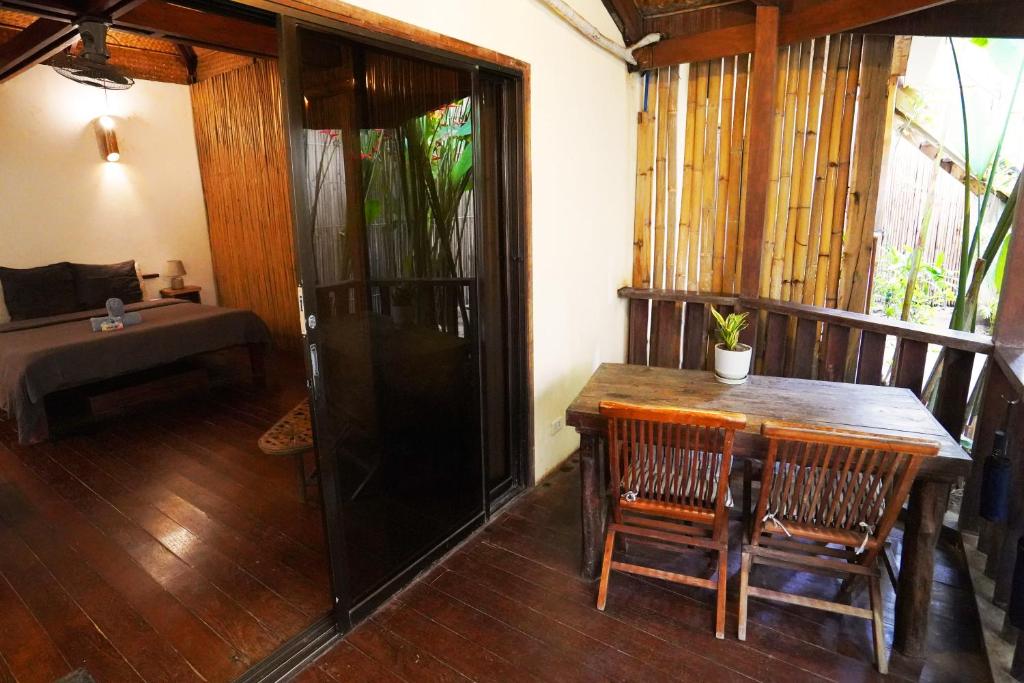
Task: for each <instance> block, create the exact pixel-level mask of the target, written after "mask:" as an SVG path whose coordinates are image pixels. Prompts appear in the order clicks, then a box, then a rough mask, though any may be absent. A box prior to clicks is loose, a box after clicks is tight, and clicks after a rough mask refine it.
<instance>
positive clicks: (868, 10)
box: [636, 0, 953, 69]
mask: <svg viewBox="0 0 1024 683" xmlns="http://www.w3.org/2000/svg"><path fill="white" fill-rule="evenodd" d="M950 2H953V0H870V1H867V0H822V1H821V2H817V3H814V4H810V5H802V6H801V7H800V9H798V10H796V11H794V12H789V13H786V14H783V15H782V17H781V20H780V23H779V44H780V45H790V44H792V43H798V42H801V41H804V40H808V39H810V38H817V37H819V36H826V35H830V34H832V33H841V32H844V31H850V30H853V29H856V28H860V27H862V26H866V25H868V24H875V23H877V22H880V21H884V20H888V19H892V18H893V17H901V16H904V15H907V14H910V13H912V12H919V11H921V10H925V9H929V8H933V7H938V6H940V5H945V4H947V3H950ZM764 6H766V5H759V6H758V8H759V9H760V8H761V7H764ZM753 49H754V25H753V24H751V23H747V24H741V25H738V26H732V27H729V28H723V29H717V30H713V31H707V32H703V33H694V34H692V35H686V36H677V37H674V38H667V39H665V40H662V41H661V42H659V43H655V44H654V45H652V46H650V47H648V48H644V49H642V50H638V51H637V53H636V56H637V61H638V62H639V67H640V68H641V69H651V68H656V67H661V66H669V65H672V64H685V63H690V62H700V61H705V60H708V59H716V58H719V57H728V56H730V55H735V54H744V53H747V52H752V51H753Z"/></svg>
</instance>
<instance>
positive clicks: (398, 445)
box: [282, 21, 516, 616]
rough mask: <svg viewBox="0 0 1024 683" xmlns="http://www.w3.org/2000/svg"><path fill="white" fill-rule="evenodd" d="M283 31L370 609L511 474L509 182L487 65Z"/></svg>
mask: <svg viewBox="0 0 1024 683" xmlns="http://www.w3.org/2000/svg"><path fill="white" fill-rule="evenodd" d="M282 30H283V36H284V37H283V50H282V55H283V56H282V69H283V72H284V73H283V82H284V86H285V87H284V97H285V100H286V101H285V103H284V106H285V110H286V112H287V122H288V126H289V146H290V157H291V165H292V176H293V202H294V216H295V225H296V244H297V253H298V254H299V260H300V264H299V266H300V268H299V269H300V279H301V282H302V286H301V296H302V297H303V305H304V313H303V315H304V321H303V323H304V326H305V333H306V341H307V351H308V356H307V360H308V374H309V378H310V389H311V399H312V405H313V415H314V426H315V431H316V438H317V446H318V455H319V463H320V473H321V477H322V485H323V489H324V499H325V515H326V518H327V519H326V521H327V526H328V528H329V535H330V537H331V538H330V542H331V547H332V559H333V561H334V562H333V563H334V565H335V566H334V570H333V577H334V581H335V584H336V585H335V592H336V594H337V595H338V596H339V605H340V606H341V607H342V609H346V608H348V609H350V610H351V611H352V612H351V613H352V614H355V615H356V616H358V615H359V614H360V613H361V612H365V610H367V609H369V608H370V607H372V606H373V605H375V604H377V603H378V602H379V601H380V600H381V599H383V597H385V596H386V595H388V594H390V593H391V592H393V590H394V589H395V588H396V587H397V586H398V585H400V584H401V582H402V581H404V580H405V579H406V578H407V577H408V576H409V575H410V574H411V573H412V572H414V571H415V570H416V569H417V568H418V567H420V566H422V563H423V562H425V561H426V560H428V559H429V558H430V557H432V556H434V555H436V554H437V553H438V552H440V551H441V550H443V549H444V548H445V547H446V546H447V545H449V544H451V543H453V542H454V541H455V540H457V539H458V538H460V537H462V536H464V535H465V533H467V532H468V531H469V530H471V529H472V528H474V527H475V526H476V525H478V524H479V523H481V522H482V520H483V518H484V513H485V508H486V505H487V502H488V499H489V496H490V494H491V492H492V491H493V492H497V488H496V487H495V484H498V483H500V484H501V485H502V486H506V487H507V486H509V485H512V484H514V483H515V482H516V478H515V477H514V476H513V470H514V467H513V464H512V463H513V460H514V458H513V450H514V449H513V448H512V447H510V446H509V443H508V441H509V438H510V437H509V435H510V434H512V433H513V431H514V430H512V428H511V427H510V424H509V423H510V420H509V417H508V415H509V412H508V411H509V410H510V405H509V403H508V401H507V400H504V401H502V402H500V403H496V402H495V401H494V400H493V399H492V400H489V399H488V396H495V395H500V396H504V395H505V394H506V392H507V391H508V381H507V380H508V376H509V371H510V364H509V354H508V349H507V348H506V344H505V342H506V336H505V331H506V329H505V325H506V323H505V321H507V319H508V310H507V306H506V305H505V302H506V301H507V300H508V292H507V286H508V284H507V278H508V271H507V268H506V267H505V266H503V265H502V264H503V259H504V258H505V256H507V255H508V254H507V253H503V252H507V251H508V247H507V245H506V243H507V240H506V238H505V237H503V231H502V228H501V225H502V224H501V221H500V220H499V218H498V216H499V215H500V216H503V215H505V212H504V211H503V210H502V209H500V208H498V207H497V206H496V205H495V202H496V201H498V198H499V197H501V196H504V195H503V192H504V191H503V190H502V189H501V188H500V187H498V186H497V185H496V183H497V182H498V181H497V179H496V177H493V176H492V174H488V173H484V172H483V168H482V167H483V166H484V165H485V163H486V162H485V161H483V160H488V159H491V155H492V154H493V152H488V153H485V152H484V151H482V150H481V140H482V138H481V136H480V131H479V130H478V127H479V126H480V123H479V121H480V114H479V112H478V111H477V109H478V107H479V102H480V101H481V98H480V96H479V89H480V84H479V81H480V77H479V74H478V72H477V70H476V69H474V68H472V67H470V66H467V65H461V64H457V63H439V62H437V61H434V60H430V61H428V60H426V59H423V58H420V57H416V56H411V55H409V54H403V53H399V52H396V51H393V50H391V49H387V48H384V47H380V46H376V45H370V44H366V43H364V42H362V41H355V40H352V39H350V38H348V37H346V36H342V35H337V34H334V33H331V32H329V31H326V30H323V29H320V28H315V27H306V26H302V25H296V24H295V23H294V22H290V21H286V22H285V24H284V26H283V28H282ZM488 120H491V119H488ZM489 137H490V139H491V140H497V139H498V136H497V133H496V132H494V131H491V132H490V133H489ZM491 144H492V143H491V142H488V143H487V145H488V146H490V145H491ZM490 163H491V165H492V166H494V164H495V162H494V161H493V159H492V160H491V161H490ZM495 168H496V166H495ZM484 213H487V214H489V215H490V218H484V217H483V216H481V214H484ZM483 270H486V272H482V271H483Z"/></svg>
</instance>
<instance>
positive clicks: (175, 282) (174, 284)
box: [164, 259, 185, 289]
mask: <svg viewBox="0 0 1024 683" xmlns="http://www.w3.org/2000/svg"><path fill="white" fill-rule="evenodd" d="M164 275H165V276H167V277H169V278H171V289H181V288H182V287H184V286H185V278H184V277H182V276H183V275H185V264H184V263H182V262H181V261H179V260H176V259H175V260H171V261H168V262H167V270H166V271H165V272H164Z"/></svg>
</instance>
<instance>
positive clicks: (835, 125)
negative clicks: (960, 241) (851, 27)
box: [813, 35, 853, 306]
mask: <svg viewBox="0 0 1024 683" xmlns="http://www.w3.org/2000/svg"><path fill="white" fill-rule="evenodd" d="M839 38H840V41H841V43H840V47H839V68H838V71H837V72H836V90H835V93H834V98H833V109H832V123H831V126H832V136H831V139H830V140H829V146H828V164H827V168H828V171H827V173H826V175H825V195H824V197H823V198H822V205H821V238H820V240H819V244H818V268H817V277H816V279H815V282H814V302H813V303H814V305H815V306H824V305H825V296H826V292H827V290H828V262H829V255H830V254H831V250H832V223H833V219H834V218H835V211H833V207H834V206H835V201H836V194H837V188H838V181H837V177H838V174H839V155H840V148H841V144H840V141H841V140H842V137H843V136H842V128H843V122H844V120H845V118H846V111H845V104H846V86H847V82H848V81H849V75H850V53H851V50H852V48H853V36H849V35H841V36H840V37H839ZM850 116H851V119H852V112H851V113H850Z"/></svg>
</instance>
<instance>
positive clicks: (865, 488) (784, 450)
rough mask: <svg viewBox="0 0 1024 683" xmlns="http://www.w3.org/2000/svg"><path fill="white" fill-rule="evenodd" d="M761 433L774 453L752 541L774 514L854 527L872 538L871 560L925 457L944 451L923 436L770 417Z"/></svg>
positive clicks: (816, 528)
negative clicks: (880, 433)
mask: <svg viewBox="0 0 1024 683" xmlns="http://www.w3.org/2000/svg"><path fill="white" fill-rule="evenodd" d="M761 431H762V434H763V435H764V436H765V437H767V438H768V456H767V459H766V461H765V468H764V474H763V476H762V482H761V497H760V499H759V501H758V508H757V509H758V512H757V518H756V519H755V520H754V530H753V531H754V533H753V537H752V542H754V543H757V538H758V537H759V536H760V534H761V532H762V530H763V529H764V528H765V524H766V523H767V521H768V519H772V520H773V521H774V522H776V523H778V524H780V525H782V526H783V527H785V526H786V525H787V524H789V525H791V526H794V527H795V525H798V524H799V525H801V531H802V532H804V533H810V532H821V533H822V534H823V536H827V535H828V533H829V532H856V533H858V534H865V539H866V541H867V540H870V538H872V537H873V538H874V543H873V544H872V547H873V550H872V552H870V553H868V555H867V556H866V557H865V561H868V560H871V559H873V558H874V556H875V554H876V553H877V548H878V546H880V544H881V542H883V541H884V540H885V538H886V536H888V534H889V531H890V530H891V528H892V525H893V523H894V522H895V520H896V515H897V514H898V512H899V508H900V507H901V506H902V505H903V501H904V500H905V499H906V496H907V494H908V493H909V491H910V485H911V484H912V483H913V480H914V477H915V476H916V474H917V470H918V468H919V467H920V464H921V461H922V460H923V459H924V458H926V457H932V456H935V455H936V454H937V453H938V450H939V446H938V444H935V443H933V442H929V441H923V440H919V439H906V438H898V437H890V436H878V435H873V434H868V433H862V432H855V431H852V430H840V429H834V428H827V427H815V426H813V425H797V424H789V423H773V422H766V423H764V424H763V425H762V430H761ZM769 531H772V532H773V533H774V532H777V528H776V527H775V526H772V527H771V528H770V529H769ZM847 537H849V536H848V535H847ZM865 545H866V543H865Z"/></svg>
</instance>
